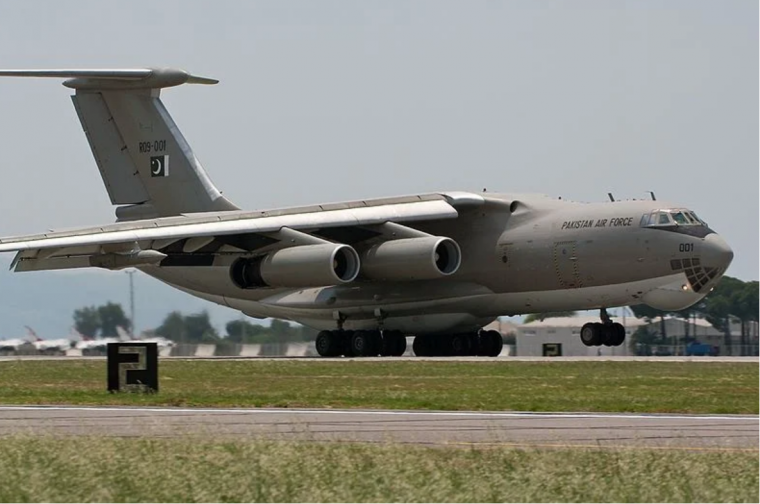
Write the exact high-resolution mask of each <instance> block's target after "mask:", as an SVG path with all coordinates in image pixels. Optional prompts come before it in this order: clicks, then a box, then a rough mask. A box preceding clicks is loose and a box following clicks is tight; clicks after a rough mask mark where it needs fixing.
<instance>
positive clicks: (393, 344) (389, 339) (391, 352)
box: [380, 331, 406, 357]
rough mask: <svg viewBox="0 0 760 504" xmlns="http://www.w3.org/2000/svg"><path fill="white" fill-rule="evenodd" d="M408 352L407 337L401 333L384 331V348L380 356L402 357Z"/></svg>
mask: <svg viewBox="0 0 760 504" xmlns="http://www.w3.org/2000/svg"><path fill="white" fill-rule="evenodd" d="M404 352H406V337H405V336H404V333H402V332H401V331H383V348H382V349H381V350H380V355H382V356H389V357H400V356H402V355H404Z"/></svg>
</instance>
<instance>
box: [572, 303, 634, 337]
mask: <svg viewBox="0 0 760 504" xmlns="http://www.w3.org/2000/svg"><path fill="white" fill-rule="evenodd" d="M599 316H600V318H601V319H602V322H593V323H591V322H589V323H588V324H584V325H583V327H582V328H581V341H582V342H583V344H584V345H586V346H601V345H604V346H620V345H622V344H623V342H624V341H625V327H623V325H622V324H619V323H617V322H613V321H612V320H610V317H609V315H607V310H606V309H605V308H602V310H601V312H600V315H599Z"/></svg>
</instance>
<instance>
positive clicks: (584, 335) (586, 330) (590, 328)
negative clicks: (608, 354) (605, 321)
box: [581, 322, 602, 347]
mask: <svg viewBox="0 0 760 504" xmlns="http://www.w3.org/2000/svg"><path fill="white" fill-rule="evenodd" d="M601 325H602V324H599V323H592V322H589V323H588V324H583V327H581V343H583V344H584V345H586V346H588V347H592V346H598V345H599V343H600V342H601V334H600V331H599V328H598V327H597V326H601Z"/></svg>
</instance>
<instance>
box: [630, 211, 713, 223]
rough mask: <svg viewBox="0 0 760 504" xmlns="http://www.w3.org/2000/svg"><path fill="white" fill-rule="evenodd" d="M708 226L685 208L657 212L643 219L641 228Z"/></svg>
mask: <svg viewBox="0 0 760 504" xmlns="http://www.w3.org/2000/svg"><path fill="white" fill-rule="evenodd" d="M673 225H677V226H706V224H705V223H704V221H702V219H700V218H699V217H697V215H696V214H695V213H694V212H692V211H691V210H687V209H685V208H677V209H670V208H668V209H662V210H655V211H653V212H652V213H650V214H648V215H644V216H643V217H642V218H641V226H642V227H645V226H673Z"/></svg>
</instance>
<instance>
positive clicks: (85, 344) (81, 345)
mask: <svg viewBox="0 0 760 504" xmlns="http://www.w3.org/2000/svg"><path fill="white" fill-rule="evenodd" d="M121 341H122V340H121V338H114V337H110V336H106V337H103V338H91V337H89V336H84V335H83V336H82V339H81V340H79V341H77V342H76V344H75V346H74V348H75V349H77V350H80V351H81V352H82V355H84V356H93V355H105V353H106V352H107V350H108V344H109V343H120V342H121Z"/></svg>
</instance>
